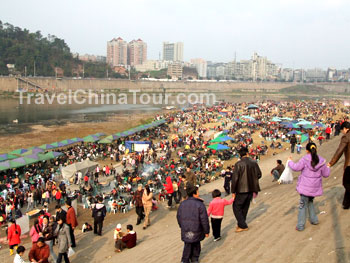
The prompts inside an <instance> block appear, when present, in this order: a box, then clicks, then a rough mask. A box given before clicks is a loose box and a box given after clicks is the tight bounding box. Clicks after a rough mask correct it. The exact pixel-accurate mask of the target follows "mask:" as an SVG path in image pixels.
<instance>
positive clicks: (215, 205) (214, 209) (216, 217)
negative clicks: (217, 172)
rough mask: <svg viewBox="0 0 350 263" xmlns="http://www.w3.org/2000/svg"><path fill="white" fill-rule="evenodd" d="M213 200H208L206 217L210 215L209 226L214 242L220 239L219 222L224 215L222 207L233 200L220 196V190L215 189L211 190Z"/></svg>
mask: <svg viewBox="0 0 350 263" xmlns="http://www.w3.org/2000/svg"><path fill="white" fill-rule="evenodd" d="M212 197H213V198H214V199H213V201H211V202H210V204H209V208H208V217H210V216H211V227H212V228H213V236H214V242H216V241H219V240H220V239H221V222H222V219H223V217H224V208H225V206H226V205H231V204H232V203H233V201H234V199H233V198H232V199H231V200H226V199H222V198H221V192H220V190H218V189H215V190H214V191H213V192H212Z"/></svg>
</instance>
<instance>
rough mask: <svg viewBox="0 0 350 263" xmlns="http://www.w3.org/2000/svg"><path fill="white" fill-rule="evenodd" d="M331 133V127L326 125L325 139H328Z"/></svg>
mask: <svg viewBox="0 0 350 263" xmlns="http://www.w3.org/2000/svg"><path fill="white" fill-rule="evenodd" d="M331 133H332V128H331V127H330V126H329V125H328V127H327V128H326V140H329V139H330V137H331Z"/></svg>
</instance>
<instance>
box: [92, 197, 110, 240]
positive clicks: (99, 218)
mask: <svg viewBox="0 0 350 263" xmlns="http://www.w3.org/2000/svg"><path fill="white" fill-rule="evenodd" d="M102 202H103V199H102V197H99V198H98V203H97V204H95V207H94V208H93V209H92V217H93V218H94V234H97V235H99V236H101V235H102V227H103V221H104V219H105V216H106V214H107V209H106V206H105V205H104V204H103V203H102Z"/></svg>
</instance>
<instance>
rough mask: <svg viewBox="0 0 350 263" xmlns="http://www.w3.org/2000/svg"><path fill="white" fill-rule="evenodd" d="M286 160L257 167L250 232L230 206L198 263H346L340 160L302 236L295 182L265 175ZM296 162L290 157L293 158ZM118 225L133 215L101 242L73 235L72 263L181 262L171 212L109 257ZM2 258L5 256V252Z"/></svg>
mask: <svg viewBox="0 0 350 263" xmlns="http://www.w3.org/2000/svg"><path fill="white" fill-rule="evenodd" d="M339 139H340V138H337V139H334V140H332V141H330V142H327V143H325V144H324V145H323V146H322V147H320V148H319V152H320V154H321V155H322V156H323V157H325V158H326V159H327V160H328V161H329V159H330V158H331V157H332V154H333V153H334V151H335V150H336V148H337V146H338V143H339ZM289 155H290V154H289V152H284V153H282V154H279V155H277V156H273V157H271V158H269V159H266V160H263V161H262V162H261V163H260V166H261V169H262V171H263V178H262V179H261V181H260V183H261V188H262V191H261V193H260V194H259V196H258V198H257V199H256V204H252V205H251V208H250V211H249V214H248V224H249V228H250V230H249V231H247V232H243V233H235V232H234V228H235V226H236V220H235V218H234V216H233V213H232V207H231V206H228V207H226V210H225V213H226V214H225V218H224V221H223V225H222V232H223V234H222V237H223V238H222V240H221V241H219V242H216V243H214V242H213V237H212V236H210V237H209V238H208V239H206V240H204V241H203V242H202V254H201V262H248V263H250V262H350V231H349V230H350V222H349V220H348V214H349V213H350V211H349V210H343V209H341V201H342V197H343V193H344V190H343V187H342V185H341V179H342V171H343V167H342V165H343V160H340V161H339V163H338V164H337V165H336V166H335V167H334V168H332V173H331V176H330V177H329V178H327V179H324V195H323V196H322V197H318V198H316V200H315V206H316V209H317V212H318V213H319V214H318V216H319V221H320V224H319V225H317V226H313V225H310V224H309V223H307V225H306V229H305V230H304V231H303V232H297V231H296V230H295V226H296V220H297V205H298V200H299V196H298V194H297V193H296V191H295V182H294V184H293V185H278V184H276V183H272V182H271V181H272V178H271V176H270V169H271V168H272V167H273V166H274V165H275V160H276V159H277V158H279V159H282V160H283V162H285V161H286V159H287V158H288V156H289ZM299 157H301V156H298V155H296V154H295V155H294V157H293V158H294V160H296V159H297V158H299ZM222 186H223V181H222V180H218V181H215V182H213V183H211V184H207V185H204V186H203V187H201V188H200V194H201V196H202V197H203V198H204V199H205V202H206V204H207V205H208V203H209V201H210V200H211V198H210V196H209V192H210V191H212V190H213V189H215V188H219V189H222V190H223V188H222ZM320 212H321V213H320ZM117 223H122V224H123V227H124V229H125V227H126V224H128V223H131V224H135V223H136V216H135V212H134V211H131V212H130V217H128V218H125V219H121V221H120V222H117V221H116V222H115V223H113V224H109V225H106V226H105V228H104V234H103V236H102V237H96V236H94V235H93V234H92V233H91V232H90V233H87V234H82V233H79V234H77V236H78V247H77V249H76V251H77V253H76V255H75V256H74V257H73V258H72V259H73V260H72V262H180V259H181V254H182V247H183V243H182V242H181V240H180V229H179V227H178V224H177V222H176V210H175V209H174V210H172V211H168V209H166V208H164V207H163V206H162V207H161V208H160V210H158V211H156V212H154V213H152V214H151V223H152V225H151V227H150V228H148V229H147V230H142V226H137V227H136V232H137V234H138V239H139V242H138V245H137V247H136V248H133V249H131V250H125V251H123V252H122V253H120V254H118V253H115V252H114V241H113V229H114V227H115V225H116V224H117ZM2 250H4V249H2ZM7 253H8V252H7V249H6V254H7ZM1 254H2V256H4V251H1ZM7 260H8V259H7ZM3 262H5V261H3ZM6 262H7V261H6ZM8 262H10V261H8Z"/></svg>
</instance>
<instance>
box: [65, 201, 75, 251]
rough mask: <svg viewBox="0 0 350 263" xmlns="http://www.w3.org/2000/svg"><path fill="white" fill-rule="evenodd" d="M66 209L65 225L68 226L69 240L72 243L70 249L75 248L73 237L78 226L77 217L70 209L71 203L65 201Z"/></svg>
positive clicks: (72, 209)
mask: <svg viewBox="0 0 350 263" xmlns="http://www.w3.org/2000/svg"><path fill="white" fill-rule="evenodd" d="M66 207H67V216H66V224H67V225H68V226H69V233H70V239H71V242H72V247H75V246H76V245H75V237H74V229H75V228H76V227H77V226H78V221H77V216H76V214H75V210H74V208H73V207H72V201H71V200H70V199H67V201H66Z"/></svg>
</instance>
